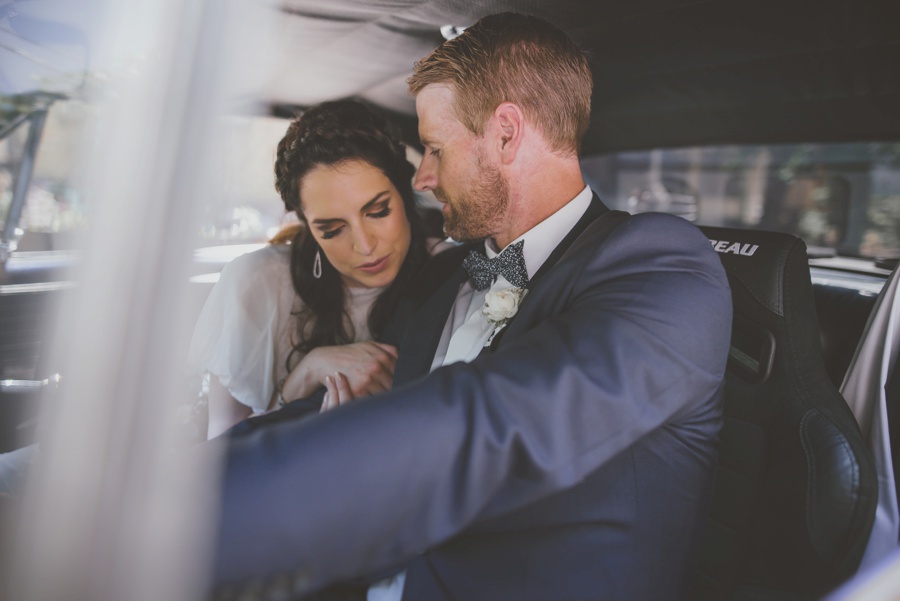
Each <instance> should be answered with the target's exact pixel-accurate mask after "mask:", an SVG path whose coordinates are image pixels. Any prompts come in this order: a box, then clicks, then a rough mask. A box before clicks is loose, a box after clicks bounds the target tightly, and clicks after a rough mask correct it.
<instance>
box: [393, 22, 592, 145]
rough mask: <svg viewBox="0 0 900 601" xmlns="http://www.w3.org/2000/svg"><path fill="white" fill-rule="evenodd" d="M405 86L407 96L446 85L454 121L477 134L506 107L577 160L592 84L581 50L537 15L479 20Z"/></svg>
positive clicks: (421, 65)
mask: <svg viewBox="0 0 900 601" xmlns="http://www.w3.org/2000/svg"><path fill="white" fill-rule="evenodd" d="M407 83H408V84H409V89H410V91H411V92H412V93H413V94H418V93H419V92H420V91H421V90H422V88H424V87H425V86H427V85H431V84H444V85H448V86H449V87H450V88H451V89H452V90H453V92H454V94H455V98H456V103H455V106H454V110H455V112H456V115H457V117H458V118H459V120H460V121H461V122H462V123H463V124H464V125H465V126H466V127H467V128H468V129H469V130H470V131H472V132H473V133H474V134H476V135H479V136H480V135H482V134H483V133H484V128H485V126H486V124H487V122H488V119H489V118H490V116H491V114H492V113H493V112H494V109H496V108H497V107H498V106H499V105H500V104H501V103H503V102H512V103H513V104H515V105H517V106H518V107H519V108H521V109H522V111H523V112H524V114H525V118H526V119H527V120H529V121H530V122H531V123H532V124H533V125H535V127H536V128H537V129H538V130H539V131H540V132H541V134H542V135H543V137H544V139H545V140H546V141H547V143H548V144H549V145H550V147H551V148H552V149H553V150H554V151H557V152H562V153H574V154H576V155H577V154H578V153H579V151H580V149H581V138H582V137H583V136H584V133H585V131H587V127H588V123H589V121H590V115H591V91H592V88H593V79H592V77H591V70H590V67H589V66H588V62H587V58H586V57H585V54H584V52H582V51H581V49H579V48H578V46H576V45H575V42H573V41H572V39H571V38H569V36H568V35H566V33H565V32H564V31H562V30H560V29H558V28H557V27H555V26H554V25H552V24H550V23H548V22H547V21H544V20H543V19H539V18H537V17H531V16H526V15H520V14H516V13H500V14H496V15H490V16H487V17H484V18H482V19H480V20H479V21H478V22H477V23H475V24H474V25H472V26H471V27H469V28H467V29H466V30H465V31H464V32H463V33H462V35H460V36H459V37H456V38H454V39H452V40H449V41H447V42H444V43H443V44H441V45H440V46H438V47H437V48H436V49H435V50H434V51H433V52H432V53H431V54H429V55H428V56H426V57H425V58H423V59H422V60H420V61H419V62H417V63H416V65H415V68H414V70H413V75H412V77H410V78H409V80H408V81H407Z"/></svg>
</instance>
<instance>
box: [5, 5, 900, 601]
mask: <svg viewBox="0 0 900 601" xmlns="http://www.w3.org/2000/svg"><path fill="white" fill-rule="evenodd" d="M27 4H28V2H25V1H18V0H17V1H12V2H7V3H4V4H3V5H2V6H0V10H2V11H5V12H0V29H2V30H3V31H4V32H5V33H6V34H8V35H11V36H13V37H17V38H29V36H31V37H38V38H39V37H40V36H41V35H52V31H53V30H52V28H46V27H45V28H40V27H38V28H36V29H35V28H34V27H31V28H29V26H33V25H34V22H33V21H29V20H28V19H30V18H32V17H31V16H30V15H29V11H28V6H27ZM13 8H15V10H13ZM507 10H512V11H517V12H524V13H530V14H534V15H537V16H540V17H543V18H546V19H548V20H551V21H553V22H554V23H555V24H557V25H558V26H560V27H562V28H563V29H565V30H566V31H567V32H568V33H569V34H570V35H571V36H572V38H573V39H574V40H575V41H576V42H577V43H578V44H579V45H580V46H581V47H582V48H583V49H585V50H586V51H587V52H588V54H589V56H590V63H591V67H592V71H593V76H594V95H593V100H592V121H591V126H590V128H589V130H588V133H587V135H586V137H585V139H584V141H583V148H582V154H583V159H584V160H583V164H584V166H585V172H586V174H587V175H589V176H590V177H589V178H588V179H589V180H590V181H589V183H592V185H593V183H594V182H596V183H597V186H596V187H595V188H600V192H601V196H603V194H602V191H603V190H602V188H603V186H604V185H605V183H604V182H608V181H610V177H611V175H610V174H611V173H612V170H613V169H620V170H622V171H621V172H623V173H624V172H625V171H626V170H627V169H632V168H633V169H647V170H652V169H657V168H658V165H657V163H653V161H657V162H659V160H658V157H660V156H663V159H661V164H662V167H661V169H662V170H663V176H662V177H660V178H658V181H657V184H659V185H661V186H662V188H663V189H664V190H663V193H662V195H661V196H660V194H659V193H657V192H654V190H653V188H652V187H647V188H646V189H641V190H639V191H638V192H636V193H634V194H632V195H631V196H630V197H629V200H628V202H629V203H630V205H629V206H630V208H631V209H632V210H669V211H670V212H675V213H676V214H680V215H682V216H683V217H685V218H687V219H690V220H692V221H696V222H697V224H698V225H701V226H703V227H704V231H705V232H706V233H707V235H708V237H709V238H710V239H711V240H728V241H732V242H733V241H738V242H740V243H741V244H742V245H744V247H745V248H749V247H752V246H753V245H757V246H758V249H759V250H758V252H757V253H755V254H753V255H752V256H747V255H745V254H741V253H740V252H738V253H733V254H729V253H724V252H720V257H721V258H722V260H723V263H724V265H725V267H726V270H727V272H728V276H729V280H730V282H731V285H732V291H733V295H734V308H735V321H734V329H733V339H732V349H731V354H730V357H729V368H728V376H727V385H726V414H727V417H726V423H725V427H724V430H723V434H722V449H721V458H720V465H719V469H718V472H717V485H716V487H717V488H716V492H715V498H714V501H713V507H712V514H711V518H710V523H709V529H708V532H707V536H706V539H705V540H704V541H703V543H702V547H701V550H700V552H699V559H698V568H697V573H696V577H695V579H694V582H693V585H692V588H691V597H690V598H691V599H695V600H698V601H699V600H714V599H722V600H725V599H732V600H735V601H737V600H739V599H745V600H746V599H771V600H775V599H815V598H819V597H820V596H821V595H823V594H824V593H826V592H827V591H829V590H831V589H833V588H834V587H835V586H837V585H838V584H840V583H841V582H843V581H845V580H846V579H848V578H849V577H851V576H852V575H853V574H854V572H855V571H856V569H857V567H858V565H859V563H860V561H861V559H862V556H863V552H864V551H865V547H866V542H867V540H868V534H869V530H870V528H871V526H872V522H873V519H874V514H875V503H876V500H877V498H876V497H877V483H876V475H875V472H874V466H873V463H872V459H871V457H870V456H869V452H868V449H867V447H866V444H865V442H864V440H863V438H862V435H861V434H860V431H859V428H858V426H857V424H856V421H855V419H854V417H853V414H852V413H851V412H850V410H849V409H848V407H847V405H846V403H845V402H844V400H843V398H842V397H841V394H840V392H839V389H840V385H841V383H842V381H843V379H844V375H845V373H846V371H847V368H848V366H849V365H850V363H851V360H852V359H853V356H854V354H855V352H856V348H857V345H858V343H859V341H860V338H861V336H862V334H863V331H864V329H865V326H866V323H867V321H868V319H869V315H870V313H871V311H872V308H873V306H874V305H875V302H876V299H877V295H878V291H879V290H880V288H881V285H882V284H883V283H884V281H885V279H886V278H887V276H888V274H889V273H890V272H891V270H892V269H895V268H896V264H897V259H898V256H900V255H898V253H897V252H884V250H883V247H878V249H879V250H877V251H872V252H871V253H861V252H859V249H860V248H862V246H861V245H862V244H864V240H865V235H866V234H865V231H864V226H862V225H858V224H859V223H862V222H865V220H866V219H870V216H869V215H870V214H871V211H869V213H867V209H866V207H865V206H864V205H862V204H861V202H860V201H861V198H860V195H863V194H865V190H866V189H867V186H869V184H868V183H866V182H867V181H868V180H866V177H867V175H865V174H867V173H868V171H866V170H867V169H869V167H868V164H863V162H861V161H860V160H859V159H856V158H853V157H850V158H846V157H843V156H840V157H838V158H833V157H834V156H835V155H836V154H840V153H841V152H843V150H842V149H844V148H846V146H834V147H833V148H836V149H837V150H830V151H829V152H831V155H829V156H831V157H832V158H831V159H829V160H832V162H833V164H839V165H840V166H841V167H840V169H838V170H837V171H833V172H832V171H827V170H826V171H827V172H826V171H822V170H819V171H816V170H815V169H807V170H805V171H804V170H803V169H797V170H796V171H795V172H792V174H791V178H790V179H786V178H785V177H781V178H780V179H779V176H780V175H782V174H783V172H784V171H785V169H787V168H788V167H790V165H791V163H790V161H792V160H794V158H793V157H795V156H797V152H795V149H796V148H799V147H795V146H783V147H780V148H791V149H792V150H791V152H792V153H793V154H791V155H790V156H789V157H787V158H786V159H785V160H784V161H783V162H781V163H779V162H778V160H776V159H772V161H771V162H770V163H765V164H764V165H763V167H762V168H761V169H760V173H761V175H759V176H758V177H756V179H755V180H751V179H748V177H746V176H745V175H741V174H739V175H733V176H730V177H727V178H726V177H724V176H722V177H721V178H719V179H721V180H722V184H721V186H722V189H723V190H724V191H725V192H724V197H730V196H734V195H740V194H745V195H752V194H753V193H754V192H753V186H754V185H758V182H768V186H769V188H768V189H769V190H770V191H771V190H775V189H778V188H779V186H780V187H781V188H780V190H781V192H782V193H783V194H784V197H785V198H789V199H790V198H800V197H801V196H802V195H808V196H809V197H810V198H813V197H814V196H815V195H816V194H818V195H819V196H821V195H822V194H826V193H827V207H826V209H823V210H822V211H820V214H819V217H818V218H819V220H820V222H822V223H824V224H825V225H824V226H821V228H820V229H819V230H816V231H819V232H825V233H824V234H821V235H812V234H811V235H809V236H807V237H805V238H804V237H803V236H801V237H797V234H798V229H797V228H798V227H800V226H802V224H800V221H801V220H802V216H799V214H795V213H792V212H791V210H789V209H786V208H784V207H787V206H788V205H787V204H782V205H778V206H775V205H773V204H772V203H771V202H770V198H763V196H762V195H759V194H757V196H758V197H759V199H760V200H758V202H757V205H755V206H757V209H758V210H757V214H756V215H755V217H754V219H755V221H754V222H753V223H755V224H757V226H756V229H757V230H760V231H752V230H749V229H740V228H742V227H747V226H746V223H745V222H741V221H740V220H738V219H736V218H733V217H734V216H733V215H732V214H731V213H729V214H728V215H725V216H724V217H722V218H720V219H716V220H715V221H714V222H711V223H710V222H705V221H704V218H703V215H704V213H703V211H704V210H709V206H710V205H711V202H710V201H709V200H708V198H705V197H703V194H701V193H700V192H698V191H697V186H696V184H695V183H692V181H694V182H696V181H697V178H698V177H700V176H698V175H697V174H696V172H697V171H703V169H707V171H708V172H710V173H712V172H713V171H715V170H716V169H724V168H722V167H715V168H714V167H709V166H706V167H697V168H696V169H695V173H694V174H693V175H691V174H688V175H687V176H681V175H677V174H675V172H674V171H672V172H665V168H666V162H665V161H666V159H665V156H669V155H662V154H656V155H654V154H652V153H653V151H654V149H675V153H676V154H677V152H679V150H678V149H684V148H688V147H701V146H704V147H705V146H723V145H801V144H812V143H821V144H829V145H853V144H861V143H865V144H870V145H877V147H878V148H879V149H888V150H890V152H896V150H897V149H898V148H900V27H898V26H897V24H898V23H900V3H898V2H896V1H893V0H861V1H858V2H838V1H833V0H830V1H824V2H807V1H803V0H779V1H774V0H762V1H760V2H753V3H746V2H745V3H732V2H716V1H699V2H698V1H695V0H677V1H673V2H658V1H654V0H633V1H632V2H610V1H599V2H597V1H591V0H561V1H558V2H553V3H550V2H539V1H537V0H523V1H518V2H512V1H510V0H486V1H483V2H456V1H453V0H433V1H428V2H425V1H422V0H399V1H396V2H373V1H370V0H335V1H330V2H327V3H323V2H317V1H312V0H285V1H284V2H283V3H281V8H280V10H279V14H278V18H279V20H280V21H281V22H282V23H283V31H284V32H286V33H284V34H283V35H285V40H284V51H283V52H281V61H280V63H279V64H278V65H275V67H274V71H275V77H272V78H271V81H270V82H269V83H268V84H267V88H266V89H265V90H263V91H262V95H263V96H264V98H265V99H266V103H265V112H266V113H267V115H269V116H274V117H282V118H288V117H291V116H292V115H294V114H295V113H297V112H298V111H302V110H303V109H304V108H305V107H308V106H311V105H313V104H316V103H318V102H322V101H325V100H330V99H338V98H349V97H355V98H360V99H362V100H364V101H367V102H369V103H372V104H374V105H376V106H378V107H381V108H382V109H384V110H385V111H387V112H388V113H389V114H391V115H392V116H393V117H394V118H395V119H396V120H397V121H398V122H399V123H400V124H401V126H402V127H403V129H404V131H405V134H406V136H407V138H408V141H409V143H410V145H412V146H414V147H419V148H420V144H419V141H418V136H417V133H416V117H415V105H414V102H413V100H412V99H411V98H410V96H409V95H408V93H407V91H406V83H405V80H406V78H407V77H408V75H409V74H410V72H411V68H412V64H413V62H414V61H415V60H416V59H418V58H419V57H422V56H424V55H425V54H427V53H428V52H430V51H431V50H432V49H433V48H435V47H436V46H437V45H439V44H440V43H441V42H442V41H443V40H444V38H445V37H446V36H449V35H452V34H453V32H454V31H455V30H458V29H459V28H465V27H466V26H468V25H470V24H471V23H473V22H475V21H476V20H477V19H478V18H480V17H481V16H483V15H487V14H491V13H495V12H501V11H507ZM82 25H83V24H82ZM38 41H40V40H38ZM82 43H83V42H82V41H81V38H80V37H78V36H71V35H70V36H68V38H67V41H66V44H68V45H69V46H75V47H81V46H80V44H82ZM7 46H8V44H7V45H6V46H4V45H3V44H0V56H2V57H3V60H4V61H6V60H7V58H8V57H9V58H10V59H17V60H18V59H21V56H19V55H18V53H14V52H11V51H10V50H9V48H8V47H7ZM12 64H13V63H12V62H10V65H12ZM87 68H89V67H88V65H85V69H87ZM4 69H5V68H0V97H2V98H3V99H4V104H3V107H2V108H3V111H2V119H3V122H2V124H0V130H2V131H0V134H2V135H0V138H3V137H5V136H8V135H12V133H13V132H14V131H16V130H18V129H19V128H22V127H24V128H26V129H25V131H26V132H27V133H26V134H25V137H23V140H25V142H24V144H20V145H19V146H20V149H21V152H20V153H19V154H17V155H11V154H6V155H2V156H0V169H2V170H4V171H6V172H8V173H9V174H10V175H11V178H12V179H13V180H15V182H16V183H15V185H14V186H12V187H11V191H10V194H9V197H10V201H9V202H8V203H7V205H0V226H2V228H3V229H2V239H0V452H2V451H8V450H12V449H15V448H18V447H20V446H23V445H25V444H28V443H29V442H31V440H32V438H33V428H32V426H33V416H34V414H35V406H36V405H37V403H38V401H43V402H50V401H51V400H52V399H51V398H50V397H51V396H52V392H51V391H52V390H53V389H54V388H55V387H56V386H57V385H64V382H65V375H64V374H63V375H62V376H61V377H60V376H59V374H57V371H56V369H55V368H54V366H53V361H52V353H51V348H50V346H51V345H50V344H49V343H48V340H49V338H48V333H47V332H48V331H49V326H48V325H47V324H48V323H49V321H50V318H49V317H48V316H49V315H51V314H52V308H53V306H54V304H55V303H58V302H60V300H61V299H62V298H63V295H64V294H65V291H66V290H67V289H69V288H70V287H71V285H72V284H71V283H70V282H69V281H68V279H69V276H68V273H67V271H66V270H67V268H68V266H70V265H71V264H72V263H73V262H74V261H75V260H76V259H75V258H73V256H72V255H71V254H59V253H54V252H48V251H52V250H53V249H52V248H47V247H43V248H41V249H40V250H37V251H29V250H28V245H27V244H25V243H24V242H25V240H24V239H23V240H22V242H23V244H21V245H18V246H17V242H19V237H20V236H21V234H18V233H17V232H16V228H17V222H18V220H19V216H20V213H21V206H22V205H21V203H23V202H24V197H25V195H26V191H27V187H28V186H27V184H28V180H29V179H30V177H31V171H32V166H33V165H32V163H33V160H34V157H35V154H36V153H37V152H38V145H39V139H40V131H41V127H42V124H43V121H42V115H43V114H44V112H46V110H47V107H48V106H52V104H53V103H54V102H55V101H57V100H59V99H61V98H64V97H65V96H67V95H70V96H74V95H77V94H78V93H79V91H78V87H77V86H76V87H74V88H72V89H70V90H63V91H60V90H53V91H52V92H51V93H49V94H48V93H47V92H46V91H42V90H35V89H31V88H29V87H28V86H27V85H24V84H21V83H20V82H19V81H18V80H17V79H16V78H15V77H12V75H10V73H12V70H10V71H9V72H7V73H6V74H4ZM10 69H12V67H11V68H10ZM28 128H30V129H28ZM19 131H20V135H21V130H19ZM28 136H30V137H28ZM643 152H646V153H647V155H646V156H647V157H650V158H647V159H646V160H645V159H644V158H640V157H643V156H644V155H640V154H639V153H643ZM686 152H687V151H686ZM777 152H778V151H777V150H776V151H774V154H777ZM785 152H787V151H785ZM798 152H799V151H798ZM896 154H897V155H898V156H900V152H897V153H896ZM672 156H675V155H672ZM767 156H768V155H767ZM786 156H787V155H786ZM892 156H894V155H892ZM609 157H615V158H614V159H609ZM635 157H639V158H635ZM654 157H655V158H654ZM776 158H777V157H776ZM779 160H780V159H779ZM628 161H632V162H633V163H634V164H637V163H640V166H639V167H629V166H628V165H631V163H628ZM644 163H646V165H645V164H644ZM823 164H824V163H823ZM654 165H657V167H654ZM704 165H706V164H704ZM786 166H787V167H786ZM841 169H842V170H841ZM718 173H719V172H718V171H716V172H715V173H714V174H713V175H715V176H716V177H719V176H718ZM722 173H724V171H722ZM673 174H674V175H673ZM854 174H863V175H859V176H858V177H857V176H856V175H854ZM885 177H886V176H885ZM891 177H893V176H891ZM692 178H693V179H692ZM754 182H757V183H756V184H755V183H754ZM807 188H809V189H811V190H812V192H808V191H807V190H806V189H807ZM860 190H862V191H860ZM823 191H824V192H823ZM13 192H14V193H13ZM623 198H624V196H623ZM803 198H806V196H803ZM816 198H818V197H816ZM660 199H662V200H660ZM623 202H624V201H623ZM787 202H788V201H785V203H787ZM798 202H799V201H798ZM804 202H806V201H805V200H804ZM885 202H887V203H890V202H891V201H890V200H887V201H885ZM742 206H744V207H746V206H747V205H746V204H745V205H742ZM887 206H891V205H890V204H888V205H887ZM17 207H18V208H17ZM860 207H862V208H860ZM613 208H629V207H619V206H616V207H613ZM2 209H7V210H5V211H4V210H2ZM742 210H743V212H744V213H748V210H746V208H745V209H742ZM725 212H726V209H722V213H723V215H724V214H725ZM835 215H837V216H835ZM845 217H846V219H845ZM848 223H849V224H850V225H847V224H848ZM798 224H800V225H798ZM723 226H724V227H723ZM884 228H886V229H885V231H888V233H890V234H891V235H894V234H896V235H897V237H900V221H893V222H889V223H888V225H887V226H884ZM800 230H802V227H800ZM801 233H802V232H801ZM801 238H804V239H801ZM851 242H852V243H851ZM826 247H827V248H826ZM823 249H824V250H823ZM847 249H850V250H851V251H852V252H855V253H856V255H857V256H855V257H853V259H854V261H856V262H854V263H852V264H849V263H846V264H845V263H841V262H840V261H838V260H836V258H837V257H836V255H838V254H840V251H842V250H847ZM863 263H865V266H862V267H861V265H862V264H863ZM218 267H221V266H220V265H219V266H218ZM205 271H208V269H206V268H201V267H198V268H196V269H195V270H194V272H195V273H205ZM198 286H200V288H202V289H198V293H197V296H198V299H201V300H202V298H203V296H204V295H205V293H206V291H208V289H209V283H208V282H207V283H203V284H198ZM63 302H64V301H63ZM198 306H199V304H198Z"/></svg>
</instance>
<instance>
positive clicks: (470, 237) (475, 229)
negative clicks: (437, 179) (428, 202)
mask: <svg viewBox="0 0 900 601" xmlns="http://www.w3.org/2000/svg"><path fill="white" fill-rule="evenodd" d="M478 172H479V176H478V181H477V182H475V183H474V185H472V186H470V187H469V189H468V190H466V191H465V192H463V193H462V195H461V196H460V197H458V198H455V199H453V200H452V201H451V202H447V200H448V197H447V195H446V194H445V193H444V191H443V190H441V189H440V188H438V189H436V190H434V194H435V196H436V197H437V198H438V199H439V200H441V202H445V203H447V211H446V212H445V214H444V234H445V235H447V236H449V237H451V238H453V239H454V240H456V241H458V242H472V241H475V240H482V239H484V238H488V237H490V236H493V235H494V234H495V233H496V232H497V231H498V229H499V227H500V226H501V225H502V223H503V220H504V219H505V218H506V215H507V208H508V207H509V183H507V181H506V180H505V179H504V178H503V176H502V175H501V174H500V170H499V169H497V168H496V167H494V166H493V165H489V164H487V163H486V162H485V161H484V160H482V158H481V157H478Z"/></svg>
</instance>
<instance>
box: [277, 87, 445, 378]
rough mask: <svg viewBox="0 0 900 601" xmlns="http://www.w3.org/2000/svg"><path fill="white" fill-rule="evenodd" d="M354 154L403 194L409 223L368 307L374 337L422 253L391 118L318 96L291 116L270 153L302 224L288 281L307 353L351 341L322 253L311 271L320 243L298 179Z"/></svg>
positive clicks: (339, 288)
mask: <svg viewBox="0 0 900 601" xmlns="http://www.w3.org/2000/svg"><path fill="white" fill-rule="evenodd" d="M353 160H362V161H365V162H367V163H369V164H370V165H372V166H373V167H376V168H377V169H379V170H380V171H381V172H382V173H384V175H385V176H387V178H388V179H389V180H390V181H391V183H392V184H393V185H394V187H395V188H396V189H397V191H398V192H399V193H400V197H401V198H402V199H403V208H404V210H405V212H406V218H407V220H408V221H409V225H410V230H411V237H410V238H411V239H410V245H409V252H408V253H407V255H406V259H405V260H404V261H403V265H402V266H401V267H400V271H399V273H398V274H397V277H396V279H395V280H394V281H393V282H392V283H391V284H390V285H389V286H388V287H387V288H386V289H385V290H384V292H382V293H381V294H380V295H379V296H378V299H377V300H376V301H375V304H374V305H373V306H372V310H371V312H370V313H369V331H370V332H371V333H372V335H373V336H375V337H376V338H377V337H378V336H379V335H380V334H381V333H382V332H383V330H384V327H385V325H386V323H387V321H388V318H389V317H390V314H391V312H392V311H393V309H394V307H395V306H396V304H397V301H398V299H399V296H400V294H401V292H402V290H403V288H404V287H405V285H406V283H407V282H408V281H409V279H410V278H411V276H412V275H413V274H414V273H415V272H416V271H417V270H418V268H419V267H421V265H422V264H424V263H425V261H426V259H427V258H428V251H427V249H426V242H425V227H424V225H423V223H422V219H421V217H420V216H419V214H418V213H417V212H416V208H415V198H414V196H413V190H412V177H413V174H414V173H415V167H413V165H412V164H411V163H410V162H409V161H408V160H407V159H406V148H405V146H404V145H403V143H402V142H400V139H399V136H398V135H397V133H396V131H395V130H394V128H393V127H392V126H391V124H390V122H389V121H388V120H387V119H386V118H385V117H384V116H383V115H381V114H379V113H377V112H376V111H375V110H374V109H372V108H370V107H368V106H366V105H365V104H362V103H360V102H356V101H352V100H339V101H334V102H325V103H322V104H319V105H317V106H315V107H313V108H311V109H309V110H307V111H305V112H304V113H303V114H302V115H301V116H299V117H297V118H296V119H294V120H293V121H292V122H291V124H290V126H289V127H288V130H287V133H286V134H285V135H284V138H282V140H281V142H279V143H278V151H277V155H276V159H275V188H276V189H277V190H278V192H279V194H281V199H282V200H283V201H284V206H285V207H286V208H287V210H289V211H293V212H295V213H296V214H297V216H298V217H299V218H300V221H301V222H302V224H303V227H300V228H298V231H297V234H296V235H295V236H294V238H293V240H292V242H291V280H292V282H293V286H294V290H295V291H296V293H297V294H298V295H299V296H300V298H301V299H302V300H303V303H304V308H303V309H302V310H301V311H300V314H299V315H298V329H297V335H296V336H295V337H294V352H300V353H308V352H309V351H311V350H312V349H314V348H316V347H318V346H330V345H336V344H347V343H350V342H352V341H353V336H354V333H353V332H352V331H350V332H348V331H347V327H346V320H345V310H344V300H345V296H344V286H343V283H342V280H341V277H340V274H339V273H338V272H337V270H336V269H335V268H334V267H333V266H332V265H331V263H330V262H329V261H328V258H327V257H326V256H325V253H324V252H323V253H321V257H322V277H321V278H318V279H316V278H314V277H313V275H312V271H313V262H314V260H315V256H316V252H317V251H319V245H318V244H317V243H316V240H315V238H314V237H313V235H312V233H311V232H310V231H309V225H308V224H307V222H306V218H305V217H304V215H303V210H302V199H301V198H300V185H301V183H302V181H303V178H304V177H305V176H306V174H307V173H309V172H310V171H311V170H312V169H313V168H315V167H318V166H329V165H337V164H340V163H344V162H347V161H353ZM292 354H293V353H292ZM288 362H290V358H288ZM288 367H289V368H290V366H288Z"/></svg>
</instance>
